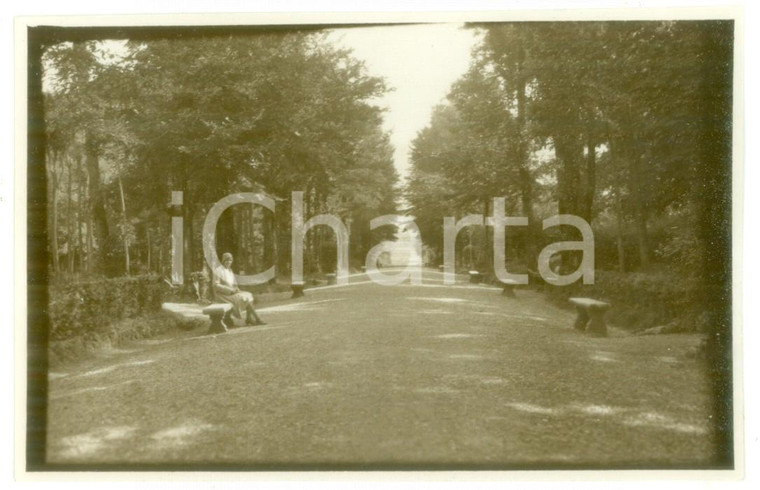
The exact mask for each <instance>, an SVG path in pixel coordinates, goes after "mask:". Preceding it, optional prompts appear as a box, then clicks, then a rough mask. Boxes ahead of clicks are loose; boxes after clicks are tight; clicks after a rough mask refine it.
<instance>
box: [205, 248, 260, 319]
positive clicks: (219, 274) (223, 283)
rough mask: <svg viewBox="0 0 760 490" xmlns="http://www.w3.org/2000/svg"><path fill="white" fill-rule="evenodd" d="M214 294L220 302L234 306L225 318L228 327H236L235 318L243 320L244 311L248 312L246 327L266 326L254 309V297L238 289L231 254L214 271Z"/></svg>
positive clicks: (227, 254) (226, 255)
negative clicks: (233, 318)
mask: <svg viewBox="0 0 760 490" xmlns="http://www.w3.org/2000/svg"><path fill="white" fill-rule="evenodd" d="M214 294H215V295H216V297H217V299H218V300H219V301H224V302H226V303H230V304H231V305H232V310H231V311H230V312H229V313H228V314H227V315H226V316H225V317H224V323H226V324H227V326H228V327H233V326H234V323H233V320H232V317H233V316H235V317H237V318H243V310H245V312H246V318H245V324H246V325H265V323H264V322H262V321H261V318H259V316H258V315H257V314H256V310H254V309H253V295H252V294H251V293H249V292H247V291H241V290H240V288H239V287H238V284H237V280H236V279H235V273H234V272H232V254H231V253H225V254H224V255H222V265H221V266H219V267H217V269H216V270H215V271H214Z"/></svg>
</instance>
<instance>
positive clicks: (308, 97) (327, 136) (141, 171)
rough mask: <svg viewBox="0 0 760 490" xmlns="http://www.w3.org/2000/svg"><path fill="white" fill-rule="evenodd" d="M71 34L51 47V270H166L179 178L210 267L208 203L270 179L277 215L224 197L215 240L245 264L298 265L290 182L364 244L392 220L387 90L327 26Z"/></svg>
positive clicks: (87, 273) (241, 267)
mask: <svg viewBox="0 0 760 490" xmlns="http://www.w3.org/2000/svg"><path fill="white" fill-rule="evenodd" d="M113 46H114V45H113V44H111V45H110V46H108V45H107V44H104V43H102V42H98V41H88V42H61V43H56V44H52V45H50V46H48V47H47V48H46V49H45V51H44V55H43V64H42V65H43V68H44V76H45V79H44V80H45V93H44V115H45V125H46V126H45V129H46V160H47V165H46V168H47V181H48V186H47V187H48V209H49V212H48V219H49V226H48V237H49V242H50V246H49V250H50V254H49V256H50V267H51V270H52V273H53V274H52V277H53V278H55V279H57V280H62V281H66V282H68V281H71V280H82V279H85V278H92V277H97V276H103V275H105V276H121V275H136V274H144V273H159V274H161V275H164V276H168V274H169V268H170V265H169V264H170V258H169V254H170V247H171V245H170V244H171V237H170V234H171V227H170V219H171V217H170V213H169V203H170V196H171V191H182V192H183V198H184V199H183V200H184V206H183V208H182V216H183V218H184V224H185V225H184V226H185V244H184V246H185V255H184V257H185V273H186V274H188V273H190V272H191V271H199V270H201V269H202V267H203V258H202V249H201V248H202V246H201V228H202V226H203V220H204V219H205V216H206V213H207V211H208V209H209V208H210V207H211V206H212V205H213V204H214V203H215V202H216V201H218V200H219V199H221V198H222V197H224V196H226V195H228V194H230V193H233V192H247V191H248V192H250V191H264V192H266V193H268V194H269V195H271V196H273V197H274V198H275V199H276V200H277V210H276V212H275V213H271V212H269V211H266V210H264V209H263V208H258V207H253V206H235V207H233V208H230V209H229V210H228V211H225V212H224V213H223V215H222V218H221V220H220V222H219V226H218V235H217V247H218V250H219V253H221V252H222V251H231V252H233V253H234V254H235V257H236V264H235V268H236V272H239V271H246V272H247V273H253V272H258V271H261V270H265V269H266V268H268V267H269V266H270V265H271V264H273V263H274V264H277V265H278V266H279V267H278V269H279V271H280V273H285V272H287V271H288V268H289V254H290V221H289V220H290V212H291V210H290V195H291V194H290V193H291V191H295V190H298V191H304V193H305V194H304V202H305V207H306V211H305V216H306V218H307V219H308V217H309V216H313V215H316V214H320V213H324V212H329V213H332V214H335V215H337V216H340V217H341V218H343V219H344V220H347V221H348V220H350V221H351V222H352V223H353V226H352V227H351V230H352V242H353V245H352V249H351V252H352V255H355V256H357V257H363V253H366V250H368V249H369V248H370V247H371V246H372V244H373V243H374V242H375V241H377V240H379V239H381V238H382V237H384V236H388V234H389V233H392V230H387V229H386V230H378V231H379V234H378V233H375V235H376V236H373V235H371V234H370V233H369V226H368V221H369V219H371V218H372V217H374V216H379V215H382V214H387V213H393V212H395V210H396V201H397V179H398V177H397V174H396V171H395V169H394V167H393V161H392V147H391V145H390V143H389V138H388V135H387V134H385V133H384V132H383V130H382V128H381V123H382V113H381V111H380V109H378V108H377V107H376V106H375V105H373V104H372V103H371V101H372V99H373V98H375V97H377V96H379V95H380V94H382V93H383V92H384V91H385V90H387V88H386V87H385V85H384V84H383V81H382V80H381V79H379V78H376V77H372V76H369V75H368V74H367V72H366V70H365V68H364V66H363V64H362V62H360V61H359V60H356V59H355V58H353V57H352V56H351V55H350V53H348V52H347V51H345V50H339V49H337V48H335V47H334V46H333V45H332V44H331V43H330V42H328V41H327V39H326V37H325V35H324V34H319V33H313V32H312V33H301V32H295V31H293V32H288V33H282V32H279V33H256V34H250V35H235V36H209V37H200V36H198V37H192V36H190V37H187V38H171V39H163V40H162V39H157V40H149V41H141V42H136V41H131V42H125V43H124V44H123V45H121V44H117V48H114V47H113ZM305 254H306V257H305V267H306V272H312V273H314V272H321V271H323V270H329V269H331V268H334V263H335V260H336V259H335V251H334V235H333V233H332V231H330V230H329V229H326V228H325V227H317V228H316V229H314V230H313V231H310V232H309V233H308V234H307V242H306V247H305Z"/></svg>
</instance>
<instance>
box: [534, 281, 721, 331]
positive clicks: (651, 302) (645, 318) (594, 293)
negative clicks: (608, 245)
mask: <svg viewBox="0 0 760 490" xmlns="http://www.w3.org/2000/svg"><path fill="white" fill-rule="evenodd" d="M546 291H547V294H548V295H549V296H550V297H551V298H552V299H554V300H556V301H562V302H566V300H567V298H570V297H573V296H583V297H588V298H594V299H599V300H602V301H607V302H609V303H611V304H612V308H611V309H610V312H609V313H608V319H609V320H610V321H611V322H612V323H615V324H617V325H618V326H620V327H622V328H626V329H631V330H641V329H646V328H650V327H655V326H661V325H668V324H675V325H678V327H679V329H680V330H682V331H692V332H693V331H703V330H704V329H705V328H706V327H707V325H706V322H707V321H708V318H709V315H708V312H707V310H706V306H705V305H703V304H702V303H700V300H699V298H700V297H702V296H703V294H704V292H705V289H704V286H703V285H701V284H700V283H699V282H698V281H697V280H696V279H695V278H692V277H687V276H685V275H678V274H673V273H672V271H671V272H667V271H662V272H648V273H636V272H633V273H631V272H628V273H622V272H617V271H603V270H597V271H595V278H594V284H586V285H584V284H581V282H580V281H578V282H576V283H574V284H572V285H568V286H547V288H546Z"/></svg>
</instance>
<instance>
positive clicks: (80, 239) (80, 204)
mask: <svg viewBox="0 0 760 490" xmlns="http://www.w3.org/2000/svg"><path fill="white" fill-rule="evenodd" d="M84 184H85V182H84V180H83V179H82V159H81V158H79V159H77V258H78V259H79V260H78V270H79V271H80V272H81V271H82V270H83V269H84V260H85V259H84V250H85V247H86V244H85V237H84V236H83V235H82V224H84V217H83V216H82V214H83V208H84V193H85V189H84Z"/></svg>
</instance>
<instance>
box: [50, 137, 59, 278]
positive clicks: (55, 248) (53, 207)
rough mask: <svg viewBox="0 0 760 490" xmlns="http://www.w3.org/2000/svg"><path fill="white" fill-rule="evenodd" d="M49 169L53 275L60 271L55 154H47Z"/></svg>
mask: <svg viewBox="0 0 760 490" xmlns="http://www.w3.org/2000/svg"><path fill="white" fill-rule="evenodd" d="M49 159H50V162H49V168H50V170H51V171H50V180H51V182H50V183H51V186H50V194H51V197H50V204H51V206H50V208H51V220H52V225H51V228H52V230H51V233H50V237H51V248H52V249H53V250H52V252H53V253H52V255H53V273H54V274H58V273H59V272H60V270H61V266H60V259H59V257H58V173H57V170H56V165H57V163H56V162H57V158H56V155H55V153H53V152H51V153H49Z"/></svg>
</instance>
